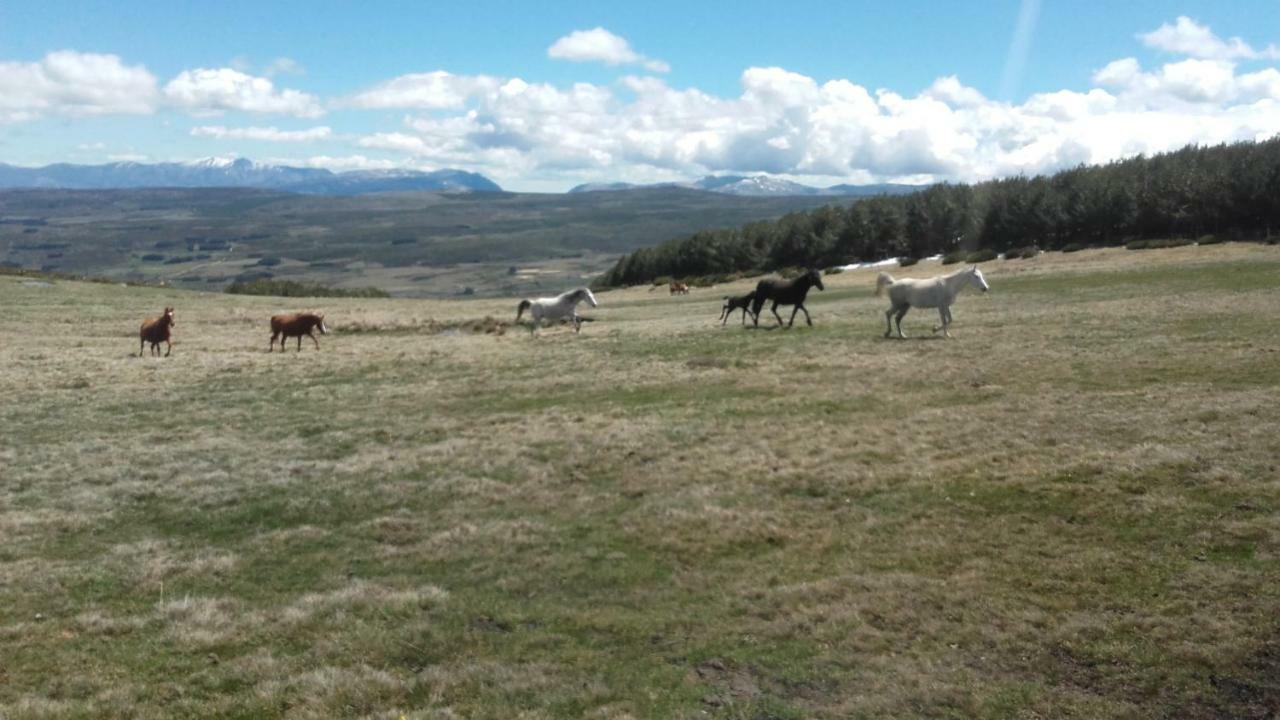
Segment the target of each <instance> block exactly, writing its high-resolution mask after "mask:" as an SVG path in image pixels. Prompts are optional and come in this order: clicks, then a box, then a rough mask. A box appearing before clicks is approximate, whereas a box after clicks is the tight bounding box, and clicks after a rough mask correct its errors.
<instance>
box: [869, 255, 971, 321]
mask: <svg viewBox="0 0 1280 720" xmlns="http://www.w3.org/2000/svg"><path fill="white" fill-rule="evenodd" d="M967 285H972V286H974V287H976V288H978V289H979V290H981V291H982V292H986V291H988V290H990V289H991V286H989V285H987V279H986V278H984V277H982V271H981V270H979V269H978V266H977V265H974V266H972V267H967V268H964V269H963V270H957V271H955V272H953V273H947V274H946V275H938V276H937V277H931V278H929V279H927V280H916V279H914V278H902V279H901V280H894V279H893V276H892V275H890V274H889V273H887V272H882V273H880V275H879V277H877V278H876V297H879V296H880V295H881V294H882V293H883V292H884V291H885V288H888V290H889V302H891V303H892V305H890V307H889V309H888V310H885V311H884V322H885V329H884V336H885V337H889V336H890V335H891V334H892V333H893V324H894V316H895V315H896V316H897V324H898V337H900V338H905V337H906V335H903V334H902V317H903V316H904V315H906V314H907V311H908V310H910V309H911V308H913V307H920V308H934V307H936V308H938V315H939V316H940V317H941V318H942V324H941V325H938V326H936V327H934V328H933V331H934V332H935V333H936V332H938V331H939V330H941V331H942V334H943V335H944V336H946V337H951V332H950V331H949V330H948V327H950V325H951V303H953V302H955V301H956V296H957V295H959V294H960V291H961V290H963V289H964V288H965V286H967Z"/></svg>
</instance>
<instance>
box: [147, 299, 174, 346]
mask: <svg viewBox="0 0 1280 720" xmlns="http://www.w3.org/2000/svg"><path fill="white" fill-rule="evenodd" d="M173 325H174V322H173V308H171V307H167V308H165V309H164V314H163V315H161V316H160V317H156V318H151V319H149V320H144V321H143V323H142V329H141V330H139V331H138V357H142V349H143V348H144V347H146V345H147V343H151V354H152V355H159V354H160V343H164V344H165V346H166V350H165V352H164V356H165V357H169V353H171V352H173V339H172V338H171V337H170V335H171V333H170V328H172V327H173Z"/></svg>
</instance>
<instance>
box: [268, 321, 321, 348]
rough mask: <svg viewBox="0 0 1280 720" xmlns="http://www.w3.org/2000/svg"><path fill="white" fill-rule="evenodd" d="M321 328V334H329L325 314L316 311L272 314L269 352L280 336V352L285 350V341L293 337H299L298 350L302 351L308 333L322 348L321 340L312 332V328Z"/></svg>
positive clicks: (317, 345) (318, 346)
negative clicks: (317, 313) (303, 338)
mask: <svg viewBox="0 0 1280 720" xmlns="http://www.w3.org/2000/svg"><path fill="white" fill-rule="evenodd" d="M316 328H320V334H321V335H327V334H329V328H328V327H326V326H325V324H324V315H316V314H315V313H293V314H290V315H272V316H271V343H270V344H269V345H268V346H267V352H272V351H273V350H275V346H276V338H277V337H279V338H280V352H284V341H285V340H287V339H288V338H291V337H296V338H298V350H297V351H298V352H302V336H303V335H306V336H307V337H309V338H311V342H313V343H315V344H316V349H317V350H319V349H320V341H319V340H317V339H316V336H315V335H314V334H313V333H312V330H315V329H316Z"/></svg>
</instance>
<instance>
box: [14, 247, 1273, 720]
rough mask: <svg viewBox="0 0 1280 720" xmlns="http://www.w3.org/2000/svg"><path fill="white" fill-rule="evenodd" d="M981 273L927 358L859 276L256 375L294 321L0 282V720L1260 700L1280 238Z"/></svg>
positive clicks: (474, 306)
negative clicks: (140, 341)
mask: <svg viewBox="0 0 1280 720" xmlns="http://www.w3.org/2000/svg"><path fill="white" fill-rule="evenodd" d="M941 270H942V269H941V267H940V266H939V264H938V263H936V262H933V261H921V262H920V264H919V266H918V267H917V268H915V274H916V275H917V276H924V275H927V274H929V273H931V272H941ZM984 272H986V274H987V277H988V280H989V281H990V283H991V286H992V292H991V293H989V294H986V295H977V294H965V295H962V296H961V298H960V300H959V302H958V303H957V304H956V305H955V306H954V318H955V324H954V325H953V326H952V330H953V332H954V334H955V335H956V336H957V339H955V340H952V341H944V340H937V339H934V338H933V337H931V336H930V334H929V332H928V330H929V327H930V326H931V325H932V324H933V323H935V322H936V315H933V314H931V313H928V312H923V311H913V312H912V313H911V314H909V315H908V316H907V318H906V320H905V321H904V324H903V325H904V329H906V331H907V332H908V333H909V334H911V335H912V336H913V337H912V338H910V339H908V340H905V341H896V340H894V341H891V340H884V339H882V337H881V334H882V332H883V329H884V327H883V322H884V317H883V310H884V307H885V301H884V299H883V298H874V297H872V288H873V285H874V277H875V273H876V271H875V270H851V271H846V272H843V273H840V274H838V275H833V276H830V277H829V278H827V279H826V281H825V283H826V291H825V292H814V293H812V294H811V296H810V298H809V302H808V303H807V306H808V307H809V309H810V312H811V313H812V315H813V320H814V324H815V326H814V327H813V328H804V327H797V328H796V329H793V330H790V331H787V330H772V329H764V328H762V329H759V330H751V329H745V330H744V329H742V328H740V327H737V326H735V324H734V323H732V322H731V323H730V325H729V327H726V328H721V327H720V325H719V323H718V321H717V316H718V314H719V311H720V305H721V297H722V296H724V295H729V294H734V295H736V294H741V293H742V292H745V291H746V290H747V289H749V288H750V287H752V286H753V284H754V278H748V279H744V280H742V281H739V282H735V283H732V284H729V285H723V286H719V287H714V288H697V289H694V290H693V292H691V293H690V294H689V295H687V296H675V297H672V296H670V295H668V294H667V293H666V292H665V291H661V292H660V291H659V290H660V289H659V288H653V289H652V291H651V288H650V287H649V286H642V287H636V288H631V289H627V290H621V291H613V292H607V293H601V294H600V295H599V299H600V307H599V308H594V309H587V308H584V309H583V312H584V314H587V315H588V316H589V317H591V318H593V319H594V320H595V322H592V323H590V324H589V325H587V326H585V327H584V328H583V330H582V333H581V334H580V335H574V334H573V332H572V330H570V329H568V328H552V329H547V330H544V332H543V333H542V335H541V337H539V338H537V339H532V338H530V336H529V334H528V333H526V332H516V331H509V332H505V333H501V332H498V331H497V328H500V327H504V323H505V321H506V319H508V318H512V317H513V314H514V306H513V305H512V304H511V303H510V302H509V301H505V300H503V301H495V300H485V299H479V300H471V301H434V300H433V301H411V300H402V299H391V300H385V299H379V300H374V299H361V298H326V299H312V300H308V301H307V304H308V306H310V307H312V308H314V309H317V310H319V311H323V312H325V313H326V319H327V321H328V322H329V324H330V325H331V329H332V331H333V332H331V333H330V334H329V335H327V336H325V337H324V338H322V339H321V345H322V347H321V350H319V351H315V350H313V349H312V348H310V347H304V348H303V351H302V352H300V353H299V352H295V351H292V350H291V351H290V352H287V353H284V354H281V353H274V354H268V353H267V352H266V345H267V339H268V335H269V331H268V328H267V317H269V316H270V315H271V314H273V313H276V312H280V311H281V310H294V309H298V308H297V307H295V306H294V305H292V304H291V303H292V302H293V301H291V300H282V299H281V298H275V297H258V296H247V295H227V294H222V293H211V294H196V293H190V292H183V291H178V290H174V289H171V288H133V287H120V286H119V285H104V284H88V283H76V282H62V281H58V282H54V283H52V284H50V283H33V282H31V281H30V279H29V278H24V277H14V276H0V306H3V307H4V308H5V312H4V313H3V314H2V315H0V368H3V370H2V371H0V394H2V396H3V397H4V398H5V401H4V402H3V403H0V478H3V481H2V482H0V535H2V536H3V538H4V542H3V543H0V647H3V652H0V716H2V717H5V718H12V719H13V720H25V719H27V718H55V717H56V718H62V717H72V718H76V717H79V718H100V717H131V718H141V719H148V718H170V717H194V716H199V717H241V718H275V717H279V718H286V717H287V718H332V717H351V718H376V719H378V720H398V719H399V718H401V717H403V718H406V719H412V720H421V719H425V718H455V717H468V718H470V717H478V718H517V717H519V718H560V717H599V718H604V717H616V718H626V717H634V718H702V717H711V718H851V717H853V718H856V717H936V718H1008V717H1027V718H1031V717H1053V718H1090V719H1093V718H1145V717H1151V718H1164V717H1178V718H1217V717H1233V718H1236V717H1239V718H1249V717H1259V718H1260V717H1266V716H1267V715H1268V713H1274V710H1275V708H1276V707H1277V706H1280V690H1278V689H1277V685H1276V678H1277V677H1280V617H1278V616H1277V613H1276V608H1277V607H1280V582H1277V579H1280V533H1277V532H1276V528H1277V526H1278V525H1277V524H1278V523H1280V484H1278V483H1277V477H1278V474H1277V460H1276V458H1277V457H1280V438H1278V437H1277V434H1276V432H1275V428H1276V427H1277V426H1278V425H1280V340H1278V339H1277V334H1276V332H1275V327H1276V326H1277V324H1278V323H1280V286H1278V285H1277V283H1276V282H1275V278H1276V277H1277V274H1280V251H1278V250H1277V249H1276V248H1273V247H1268V246H1264V245H1252V244H1240V243H1229V244H1224V245H1217V246H1212V247H1181V248H1173V249H1167V250H1153V251H1149V252H1142V253H1136V252H1127V251H1125V250H1123V249H1108V250H1086V251H1081V252H1076V253H1071V254H1060V253H1049V254H1045V255H1042V256H1040V257H1039V258H1038V259H1037V260H1035V261H1034V262H1026V261H1023V262H1000V263H992V264H991V265H989V266H988V267H985V268H984ZM166 305H172V306H175V307H176V308H177V325H176V326H175V328H174V330H175V344H174V349H173V355H172V357H169V358H167V359H166V358H152V357H143V358H139V357H137V356H136V350H137V328H138V324H139V322H140V321H141V320H142V318H144V317H146V316H152V315H155V314H157V313H158V312H159V310H160V309H161V308H163V307H164V306H166ZM486 316H488V317H489V318H490V319H489V320H485V319H484V318H486ZM492 318H500V319H502V320H501V321H499V320H493V319H492ZM762 325H764V326H767V323H765V322H762ZM487 328H495V330H494V331H493V332H489V330H488V329H487ZM450 330H456V331H450Z"/></svg>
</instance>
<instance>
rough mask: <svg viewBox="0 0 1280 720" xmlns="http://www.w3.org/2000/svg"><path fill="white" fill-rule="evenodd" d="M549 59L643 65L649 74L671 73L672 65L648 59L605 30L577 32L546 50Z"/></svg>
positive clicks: (622, 39) (621, 38) (627, 43)
mask: <svg viewBox="0 0 1280 720" xmlns="http://www.w3.org/2000/svg"><path fill="white" fill-rule="evenodd" d="M547 56H548V57H552V58H555V59H557V60H572V61H574V62H602V63H605V64H607V65H642V66H644V68H645V69H646V70H649V71H650V72H660V73H665V72H670V70H671V66H670V65H668V64H667V63H665V62H663V61H661V60H654V59H652V58H647V57H645V56H644V55H641V54H640V53H638V52H636V51H635V50H632V49H631V43H629V42H627V40H626V38H623V37H620V36H618V35H614V34H613V33H611V32H609V31H608V30H605V29H604V28H602V27H597V28H592V29H591V30H575V31H573V32H571V33H569V34H568V35H565V36H564V37H562V38H560V39H559V40H556V41H555V42H554V43H552V45H551V47H549V48H547Z"/></svg>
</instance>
